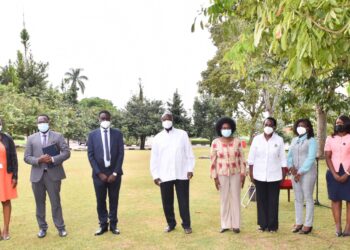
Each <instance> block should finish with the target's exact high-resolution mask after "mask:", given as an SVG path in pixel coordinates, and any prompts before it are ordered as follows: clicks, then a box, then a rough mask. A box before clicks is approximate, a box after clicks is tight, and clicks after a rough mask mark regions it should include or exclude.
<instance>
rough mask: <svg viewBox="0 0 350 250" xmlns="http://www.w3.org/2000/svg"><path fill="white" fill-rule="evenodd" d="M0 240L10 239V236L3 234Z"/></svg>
mask: <svg viewBox="0 0 350 250" xmlns="http://www.w3.org/2000/svg"><path fill="white" fill-rule="evenodd" d="M1 238H2V240H9V239H11V237H10V235H8V234H7V235H3V236H2V237H1Z"/></svg>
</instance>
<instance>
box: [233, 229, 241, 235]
mask: <svg viewBox="0 0 350 250" xmlns="http://www.w3.org/2000/svg"><path fill="white" fill-rule="evenodd" d="M232 231H233V232H234V233H236V234H239V233H240V232H241V230H239V228H233V229H232Z"/></svg>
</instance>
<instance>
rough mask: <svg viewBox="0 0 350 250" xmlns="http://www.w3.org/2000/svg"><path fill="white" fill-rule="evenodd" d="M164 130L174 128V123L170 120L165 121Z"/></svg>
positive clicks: (163, 123)
mask: <svg viewBox="0 0 350 250" xmlns="http://www.w3.org/2000/svg"><path fill="white" fill-rule="evenodd" d="M162 125H163V128H165V129H170V128H171V127H172V126H173V122H172V121H169V120H165V121H163V122H162Z"/></svg>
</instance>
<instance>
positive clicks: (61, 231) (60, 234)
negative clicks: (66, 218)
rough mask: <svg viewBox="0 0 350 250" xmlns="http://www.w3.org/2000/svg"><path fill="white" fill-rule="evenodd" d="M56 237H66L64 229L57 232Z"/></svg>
mask: <svg viewBox="0 0 350 250" xmlns="http://www.w3.org/2000/svg"><path fill="white" fill-rule="evenodd" d="M58 235H59V236H60V237H66V236H67V231H66V230H65V229H61V230H58Z"/></svg>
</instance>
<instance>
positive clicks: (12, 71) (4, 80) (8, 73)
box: [0, 61, 19, 87]
mask: <svg viewBox="0 0 350 250" xmlns="http://www.w3.org/2000/svg"><path fill="white" fill-rule="evenodd" d="M10 83H12V84H13V85H14V86H16V87H18V85H19V79H18V76H17V70H16V67H15V66H14V65H13V64H12V62H11V61H9V64H8V65H6V66H4V67H0V84H4V85H8V84H10Z"/></svg>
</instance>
